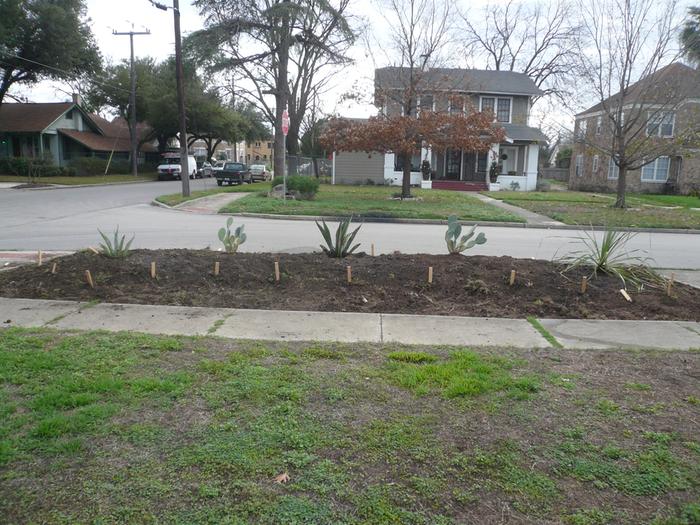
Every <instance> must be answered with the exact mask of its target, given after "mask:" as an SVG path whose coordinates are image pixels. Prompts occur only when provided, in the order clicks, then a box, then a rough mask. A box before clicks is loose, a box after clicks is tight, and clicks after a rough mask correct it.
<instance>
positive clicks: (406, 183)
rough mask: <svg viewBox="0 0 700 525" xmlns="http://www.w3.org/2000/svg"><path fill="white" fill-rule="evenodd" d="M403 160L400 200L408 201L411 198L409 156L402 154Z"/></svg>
mask: <svg viewBox="0 0 700 525" xmlns="http://www.w3.org/2000/svg"><path fill="white" fill-rule="evenodd" d="M401 158H402V159H403V180H402V182H401V198H402V199H409V198H410V197H411V154H410V153H402V154H401Z"/></svg>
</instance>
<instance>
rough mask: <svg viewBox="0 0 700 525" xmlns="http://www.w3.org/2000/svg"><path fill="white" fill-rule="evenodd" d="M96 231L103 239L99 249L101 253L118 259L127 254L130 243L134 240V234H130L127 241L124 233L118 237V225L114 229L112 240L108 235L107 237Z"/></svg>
mask: <svg viewBox="0 0 700 525" xmlns="http://www.w3.org/2000/svg"><path fill="white" fill-rule="evenodd" d="M97 231H98V232H99V233H100V235H101V236H102V239H103V240H104V242H103V243H100V251H101V253H102V255H104V256H105V257H110V258H112V259H118V258H122V257H126V256H127V255H129V248H130V247H131V243H132V242H134V237H135V236H133V235H132V237H131V239H129V241H128V242H127V240H126V235H122V236H121V237H119V227H118V226H117V229H116V230H115V231H114V238H113V239H112V240H110V239H109V237H107V236H106V235H105V234H104V233H102V232H101V231H100V230H97Z"/></svg>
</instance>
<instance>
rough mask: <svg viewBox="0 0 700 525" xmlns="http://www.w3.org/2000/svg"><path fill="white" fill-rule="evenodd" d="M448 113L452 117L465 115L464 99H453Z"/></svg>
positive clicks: (449, 104)
mask: <svg viewBox="0 0 700 525" xmlns="http://www.w3.org/2000/svg"><path fill="white" fill-rule="evenodd" d="M448 113H449V114H450V115H459V114H460V113H464V98H462V97H452V98H450V100H449V102H448Z"/></svg>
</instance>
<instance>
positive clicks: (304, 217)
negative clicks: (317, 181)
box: [151, 195, 700, 235]
mask: <svg viewBox="0 0 700 525" xmlns="http://www.w3.org/2000/svg"><path fill="white" fill-rule="evenodd" d="M209 196H210V195H208V197H209ZM204 198H205V197H198V198H196V199H192V200H189V201H185V202H193V201H196V200H199V199H204ZM151 204H152V205H153V206H159V207H161V208H166V209H169V210H175V211H179V210H178V208H177V206H180V204H178V205H177V206H168V205H167V204H163V203H162V202H158V201H157V200H156V199H153V200H152V201H151ZM181 204H184V202H183V203H181ZM189 213H192V212H189ZM219 215H227V216H228V215H230V216H232V217H250V218H254V219H273V220H280V221H281V220H285V221H321V220H326V221H341V220H343V219H347V215H344V216H342V215H278V214H273V213H250V212H240V213H219ZM358 222H371V223H379V224H381V223H384V224H428V225H430V224H432V225H446V224H447V220H444V219H402V218H398V217H397V218H392V217H360V218H358ZM459 222H460V223H461V224H467V225H472V224H473V225H479V226H488V227H502V228H528V229H537V230H564V231H582V230H587V231H606V230H607V229H608V228H606V227H605V226H585V227H580V226H573V225H571V224H550V225H544V224H527V223H524V222H498V221H459ZM613 229H614V230H616V231H628V232H635V233H683V234H687V235H700V230H691V229H680V228H629V227H624V226H620V227H617V228H613Z"/></svg>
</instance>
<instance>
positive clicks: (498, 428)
mask: <svg viewBox="0 0 700 525" xmlns="http://www.w3.org/2000/svg"><path fill="white" fill-rule="evenodd" d="M699 369H700V353H697V352H695V353H693V352H672V351H665V352H654V351H644V352H634V351H619V350H616V351H599V350H567V351H561V350H557V349H537V350H526V349H519V350H517V351H515V350H512V349H504V348H492V349H488V350H485V349H478V348H477V349H466V348H446V347H432V346H424V347H402V346H397V345H369V344H355V345H341V344H319V343H299V342H289V341H284V342H262V341H255V342H253V341H231V340H225V339H219V338H184V337H177V338H176V337H156V336H149V335H144V334H132V333H120V334H108V333H99V332H96V333H90V332H88V333H74V332H73V333H64V332H59V331H55V330H47V329H41V330H40V329H25V330H22V329H2V330H0V416H1V417H0V521H2V522H3V523H13V524H14V523H114V524H122V523H123V524H132V523H173V524H175V523H178V524H184V523H188V524H200V523H201V524H203V523H229V524H244V523H245V524H248V523H251V524H261V525H262V524H266V525H272V524H295V525H296V524H314V525H315V524H339V525H345V524H347V525H380V524H402V525H404V524H405V525H435V524H444V525H447V524H454V525H457V524H464V523H473V524H498V523H509V524H534V523H542V524H544V523H561V524H566V525H613V524H615V525H639V524H642V523H644V524H654V525H692V524H697V523H698V518H699V516H700V499H699V498H700V442H699V441H698V436H700V418H699V417H698V414H699V412H698V411H699V409H700V392H699V391H698V370H699Z"/></svg>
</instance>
